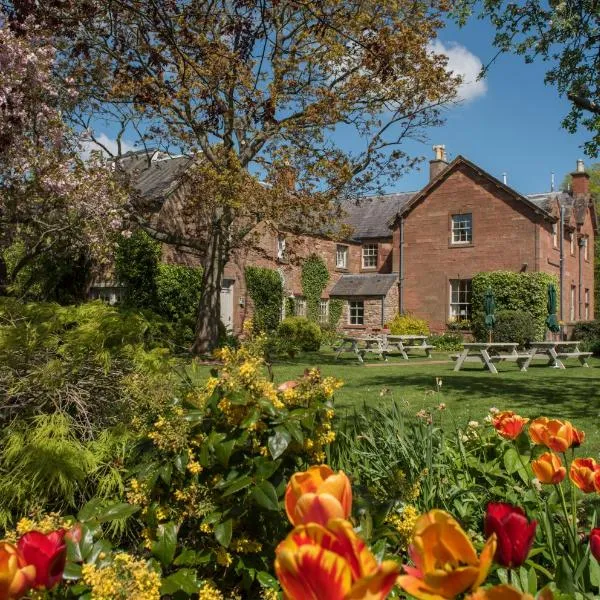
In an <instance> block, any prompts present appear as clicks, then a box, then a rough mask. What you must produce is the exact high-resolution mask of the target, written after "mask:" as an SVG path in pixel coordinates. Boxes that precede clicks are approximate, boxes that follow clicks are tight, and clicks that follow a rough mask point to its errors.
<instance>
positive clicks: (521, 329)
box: [473, 310, 537, 347]
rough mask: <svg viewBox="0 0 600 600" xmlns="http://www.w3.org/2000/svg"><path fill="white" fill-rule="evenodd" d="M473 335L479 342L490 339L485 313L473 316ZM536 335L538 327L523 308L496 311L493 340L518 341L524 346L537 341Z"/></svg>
mask: <svg viewBox="0 0 600 600" xmlns="http://www.w3.org/2000/svg"><path fill="white" fill-rule="evenodd" d="M473 335H474V336H475V339H476V340H477V341H478V342H487V341H488V339H489V330H488V329H487V328H486V327H485V321H484V315H483V313H479V314H476V315H475V317H474V318H473ZM536 337H537V332H536V327H535V323H534V322H533V318H532V316H531V314H530V313H528V312H524V311H521V310H499V311H498V312H497V313H496V323H495V324H494V328H493V329H492V341H494V342H516V343H517V344H519V346H522V347H523V346H527V345H528V344H529V343H530V342H532V341H535V339H536Z"/></svg>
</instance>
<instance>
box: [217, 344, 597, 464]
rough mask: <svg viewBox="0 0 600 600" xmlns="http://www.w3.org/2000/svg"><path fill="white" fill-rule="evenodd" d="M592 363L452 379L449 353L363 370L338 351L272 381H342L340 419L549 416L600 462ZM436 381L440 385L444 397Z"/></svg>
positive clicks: (277, 372) (477, 372)
mask: <svg viewBox="0 0 600 600" xmlns="http://www.w3.org/2000/svg"><path fill="white" fill-rule="evenodd" d="M442 361H443V362H442ZM589 364H590V368H589V369H586V368H582V367H581V366H580V365H579V362H578V361H574V360H569V361H567V362H566V366H567V368H566V369H564V370H563V369H552V368H550V367H547V366H546V365H545V363H543V362H542V361H535V362H534V363H532V364H531V365H530V367H529V370H528V371H527V372H524V373H522V372H520V371H519V369H518V367H517V365H516V364H515V363H500V364H499V365H497V368H498V371H499V373H498V374H497V375H493V374H492V373H490V372H488V371H487V370H485V371H484V370H483V369H482V367H480V366H479V365H477V364H476V363H470V364H468V365H465V366H464V368H463V369H462V370H461V371H459V372H458V373H455V372H454V371H453V366H454V364H453V363H452V362H451V361H450V360H449V359H448V355H447V354H434V355H433V357H432V358H431V359H426V358H424V357H423V358H421V357H417V356H414V357H411V358H410V360H409V361H404V360H402V359H400V358H397V357H390V359H389V362H388V363H383V362H381V361H380V360H378V359H377V358H370V357H369V358H366V359H365V364H364V365H360V364H358V362H357V360H356V358H355V357H354V356H352V355H350V354H345V355H342V357H340V359H339V360H335V357H334V354H333V352H331V351H322V352H318V353H311V354H304V355H302V356H300V357H298V358H296V359H289V360H283V361H279V362H276V363H275V364H274V366H273V373H274V377H275V382H276V383H281V382H282V381H286V380H288V379H294V378H296V377H298V376H299V375H301V374H302V373H303V371H304V369H305V368H307V367H313V366H318V367H320V369H321V371H322V373H323V375H325V376H335V377H337V378H339V379H341V380H343V381H344V387H342V388H341V389H340V390H339V391H338V392H337V393H336V397H335V402H336V409H337V414H338V417H341V418H344V417H351V415H352V414H353V412H354V411H355V410H360V409H361V407H362V406H363V405H364V404H369V405H377V406H384V405H385V404H389V403H391V402H392V401H394V400H395V401H400V402H401V404H402V405H403V406H404V407H405V408H406V411H407V413H408V414H415V413H417V412H418V411H419V410H421V409H422V408H434V407H437V406H438V405H439V404H440V403H442V402H443V403H445V404H446V406H447V410H448V412H449V413H450V415H449V416H451V417H452V419H445V421H446V422H448V423H450V422H452V421H453V420H454V421H455V422H456V423H458V424H459V425H465V424H466V423H467V422H468V421H469V420H476V421H482V420H483V418H484V417H485V416H486V415H487V414H488V409H489V408H490V407H492V406H495V407H497V408H499V409H500V410H514V411H515V412H518V413H519V414H521V415H523V416H526V417H531V418H535V417H537V416H540V415H546V416H548V417H554V418H558V419H568V420H570V421H572V422H573V424H574V425H576V426H577V427H578V428H579V429H583V430H584V431H585V432H586V435H587V441H586V443H585V446H586V447H587V451H588V453H589V455H592V456H595V458H598V457H599V453H600V359H596V358H593V359H591V360H590V361H589ZM207 374H208V368H207ZM436 377H440V378H441V379H442V387H441V390H440V391H439V392H437V391H436V381H435V380H436Z"/></svg>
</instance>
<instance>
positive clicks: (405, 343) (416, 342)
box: [384, 335, 433, 360]
mask: <svg viewBox="0 0 600 600" xmlns="http://www.w3.org/2000/svg"><path fill="white" fill-rule="evenodd" d="M384 340H385V344H386V349H388V350H389V348H390V346H394V347H396V348H398V350H399V351H400V354H401V355H402V358H403V359H404V360H408V354H407V352H406V351H407V350H424V351H425V355H426V356H427V358H431V350H432V348H433V346H431V345H430V344H428V343H427V336H426V335H385V336H384Z"/></svg>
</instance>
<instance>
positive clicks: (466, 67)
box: [429, 40, 487, 102]
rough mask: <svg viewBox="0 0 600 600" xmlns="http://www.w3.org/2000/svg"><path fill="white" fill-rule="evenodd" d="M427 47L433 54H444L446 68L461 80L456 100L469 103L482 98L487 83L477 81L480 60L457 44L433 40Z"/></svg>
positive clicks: (481, 80) (480, 80) (482, 80)
mask: <svg viewBox="0 0 600 600" xmlns="http://www.w3.org/2000/svg"><path fill="white" fill-rule="evenodd" d="M429 47H430V48H431V50H432V52H434V53H435V54H445V55H446V56H447V57H448V64H447V66H446V68H447V69H448V71H451V72H453V73H455V74H457V75H460V76H461V77H462V78H463V82H462V84H461V85H460V87H459V88H458V100H463V101H465V102H470V101H471V100H475V98H479V97H480V96H484V95H485V93H486V92H487V83H486V82H485V80H484V79H478V76H479V73H480V72H481V67H482V64H481V60H480V59H479V57H477V56H475V54H473V53H472V52H469V50H467V48H465V47H464V46H462V45H461V44H459V43H458V42H447V43H444V42H442V41H441V40H435V41H434V42H432V43H431V44H430V45H429Z"/></svg>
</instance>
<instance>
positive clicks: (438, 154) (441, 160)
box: [429, 145, 448, 181]
mask: <svg viewBox="0 0 600 600" xmlns="http://www.w3.org/2000/svg"><path fill="white" fill-rule="evenodd" d="M433 151H434V152H435V158H434V159H433V160H430V161H429V181H433V180H434V179H435V178H436V177H437V176H438V175H439V174H440V173H441V172H442V171H443V170H444V169H445V168H446V167H447V166H448V161H447V160H446V146H443V145H437V146H433Z"/></svg>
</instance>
